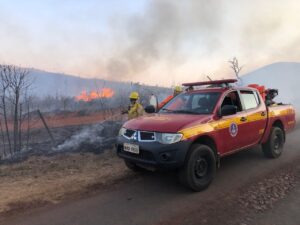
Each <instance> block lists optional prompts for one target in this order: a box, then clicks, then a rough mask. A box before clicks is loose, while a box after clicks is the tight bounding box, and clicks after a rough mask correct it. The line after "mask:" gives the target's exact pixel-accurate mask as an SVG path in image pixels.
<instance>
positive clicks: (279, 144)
mask: <svg viewBox="0 0 300 225" xmlns="http://www.w3.org/2000/svg"><path fill="white" fill-rule="evenodd" d="M283 146H284V133H283V130H282V129H281V128H279V127H272V129H271V132H270V136H269V139H268V141H267V142H266V143H265V144H263V145H262V149H263V153H264V155H265V156H266V157H267V158H278V157H279V156H280V155H281V154H282V151H283Z"/></svg>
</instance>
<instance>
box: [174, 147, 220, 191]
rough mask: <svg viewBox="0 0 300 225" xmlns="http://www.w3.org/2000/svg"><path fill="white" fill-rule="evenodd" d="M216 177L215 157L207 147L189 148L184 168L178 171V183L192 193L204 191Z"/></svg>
mask: <svg viewBox="0 0 300 225" xmlns="http://www.w3.org/2000/svg"><path fill="white" fill-rule="evenodd" d="M215 175H216V156H215V153H214V151H213V150H212V149H211V148H210V147H209V146H207V145H200V144H195V145H193V146H192V147H191V149H190V151H189V153H188V155H187V158H186V161H185V165H184V167H183V168H182V169H181V170H180V171H179V179H180V182H181V183H182V184H183V185H185V186H186V187H188V188H190V189H192V190H193V191H202V190H204V189H206V188H207V187H208V186H209V185H210V183H211V182H212V180H213V179H214V177H215Z"/></svg>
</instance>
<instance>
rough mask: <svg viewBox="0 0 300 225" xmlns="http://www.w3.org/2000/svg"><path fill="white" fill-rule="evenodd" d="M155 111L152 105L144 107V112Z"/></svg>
mask: <svg viewBox="0 0 300 225" xmlns="http://www.w3.org/2000/svg"><path fill="white" fill-rule="evenodd" d="M155 111H156V110H155V108H154V106H153V105H148V106H146V107H145V112H146V113H155Z"/></svg>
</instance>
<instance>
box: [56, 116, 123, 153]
mask: <svg viewBox="0 0 300 225" xmlns="http://www.w3.org/2000/svg"><path fill="white" fill-rule="evenodd" d="M121 126H122V122H121V121H105V122H102V123H99V124H95V125H92V126H88V127H85V128H83V129H82V130H80V131H79V132H77V133H75V134H74V135H73V136H71V137H70V138H69V139H67V140H65V141H64V142H63V143H62V144H60V145H58V146H57V147H55V148H54V149H53V150H54V151H73V152H74V151H81V152H84V151H88V152H96V153H97V152H98V153H99V152H102V151H103V150H105V148H109V147H111V146H112V145H113V144H114V143H115V141H116V137H117V135H118V131H119V129H120V128H121Z"/></svg>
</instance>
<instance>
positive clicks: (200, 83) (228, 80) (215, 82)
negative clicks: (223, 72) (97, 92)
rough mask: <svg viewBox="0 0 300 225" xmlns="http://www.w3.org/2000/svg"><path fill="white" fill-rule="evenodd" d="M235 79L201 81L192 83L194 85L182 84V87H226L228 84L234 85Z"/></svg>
mask: <svg viewBox="0 0 300 225" xmlns="http://www.w3.org/2000/svg"><path fill="white" fill-rule="evenodd" d="M236 82H237V80H236V79H226V80H210V81H203V82H194V83H184V84H182V86H185V87H193V86H204V85H217V86H218V85H220V86H221V85H222V84H225V85H226V86H228V84H232V83H236Z"/></svg>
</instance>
